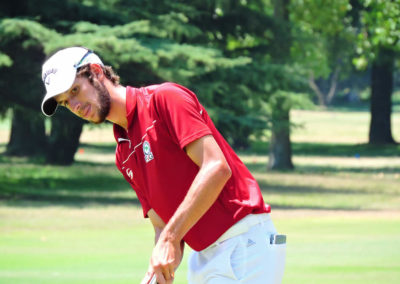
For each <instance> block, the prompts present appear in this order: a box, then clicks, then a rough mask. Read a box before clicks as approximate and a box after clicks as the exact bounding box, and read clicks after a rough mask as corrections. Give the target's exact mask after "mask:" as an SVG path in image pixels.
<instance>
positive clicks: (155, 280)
mask: <svg viewBox="0 0 400 284" xmlns="http://www.w3.org/2000/svg"><path fill="white" fill-rule="evenodd" d="M149 284H157V278H156V276H155V275H153V277H152V278H151V280H150V283H149Z"/></svg>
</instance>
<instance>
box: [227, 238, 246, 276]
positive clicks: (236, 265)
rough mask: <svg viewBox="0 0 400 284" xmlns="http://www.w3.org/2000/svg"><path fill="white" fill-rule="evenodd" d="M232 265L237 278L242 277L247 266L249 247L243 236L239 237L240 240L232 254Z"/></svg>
mask: <svg viewBox="0 0 400 284" xmlns="http://www.w3.org/2000/svg"><path fill="white" fill-rule="evenodd" d="M230 266H231V269H232V274H233V275H234V276H235V278H236V280H240V279H242V278H243V276H244V275H245V273H246V267H247V248H246V244H245V242H244V241H243V238H242V237H239V238H238V242H237V244H236V246H235V248H234V249H233V251H232V253H231V255H230Z"/></svg>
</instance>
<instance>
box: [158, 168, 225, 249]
mask: <svg viewBox="0 0 400 284" xmlns="http://www.w3.org/2000/svg"><path fill="white" fill-rule="evenodd" d="M230 176H231V171H230V169H229V166H228V165H227V164H226V162H221V161H215V162H211V163H208V164H206V165H204V166H203V167H201V168H200V170H199V172H198V174H197V176H196V178H195V179H194V181H193V183H192V185H191V187H190V189H189V191H188V193H187V195H186V197H185V198H184V200H183V201H182V203H181V204H180V206H179V207H178V209H177V210H176V212H175V214H174V215H173V216H172V217H171V219H170V220H169V222H168V223H167V225H166V227H165V229H164V230H163V232H162V237H163V239H164V240H168V241H172V242H179V241H180V240H182V238H183V237H184V235H185V234H186V233H187V232H188V231H189V230H190V228H191V227H192V226H193V225H194V224H196V223H197V221H198V220H199V219H200V218H201V216H203V215H204V213H205V212H207V210H208V209H209V208H210V207H211V206H212V204H213V203H214V202H215V200H216V199H217V198H218V195H219V194H220V193H221V191H222V189H223V187H224V185H225V183H226V182H227V181H228V179H229V178H230Z"/></svg>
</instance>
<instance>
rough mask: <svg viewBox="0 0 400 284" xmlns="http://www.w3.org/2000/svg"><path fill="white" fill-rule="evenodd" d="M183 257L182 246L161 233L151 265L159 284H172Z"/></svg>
mask: <svg viewBox="0 0 400 284" xmlns="http://www.w3.org/2000/svg"><path fill="white" fill-rule="evenodd" d="M182 256H183V251H182V246H181V245H180V244H179V242H173V241H172V240H170V239H168V237H165V236H163V233H161V235H160V238H159V239H158V242H157V244H156V246H155V247H154V249H153V253H152V256H151V260H150V264H151V267H152V269H153V271H154V274H155V275H156V277H157V282H158V283H159V284H170V283H172V282H173V280H174V277H175V270H176V269H177V268H178V266H179V264H180V262H181V260H182Z"/></svg>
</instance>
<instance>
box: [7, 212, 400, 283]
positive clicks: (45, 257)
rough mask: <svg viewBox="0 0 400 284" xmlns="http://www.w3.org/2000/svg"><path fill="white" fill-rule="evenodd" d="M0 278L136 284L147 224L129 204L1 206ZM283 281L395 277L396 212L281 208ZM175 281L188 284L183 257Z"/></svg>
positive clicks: (144, 260) (143, 264)
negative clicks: (284, 257) (284, 244)
mask: <svg viewBox="0 0 400 284" xmlns="http://www.w3.org/2000/svg"><path fill="white" fill-rule="evenodd" d="M0 217H1V218H0V233H1V234H0V255H1V257H0V280H1V281H0V282H1V283H88V282H89V283H139V281H140V279H141V277H142V276H143V273H144V271H145V270H146V268H147V264H148V257H149V252H150V250H151V247H152V238H153V237H152V236H153V232H152V229H151V226H150V225H149V224H148V223H147V222H145V221H143V220H142V218H141V211H140V209H138V208H136V207H135V206H108V207H90V208H81V209H79V208H67V207H58V206H57V207H53V206H47V207H44V208H32V207H25V208H14V207H2V208H0ZM273 218H274V222H275V225H276V226H277V227H278V229H279V230H280V231H281V232H285V233H286V234H287V235H288V247H287V265H286V273H285V278H284V283H287V284H291V283H297V284H301V283H323V284H329V283H332V284H333V283H338V282H339V283H363V284H364V283H367V284H368V283H371V284H373V283H393V284H394V283H398V281H399V280H400V216H399V214H397V215H389V214H387V213H376V212H363V213H361V212H358V213H354V214H352V213H348V212H331V213H326V212H322V213H321V214H315V212H304V211H296V210H294V211H287V210H285V211H281V210H276V211H275V212H274V213H273ZM187 255H188V251H186V254H185V260H184V262H183V264H182V266H181V267H180V269H179V270H178V273H177V279H176V282H175V283H177V284H183V283H186V281H185V274H186V270H187V266H186V257H187Z"/></svg>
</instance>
